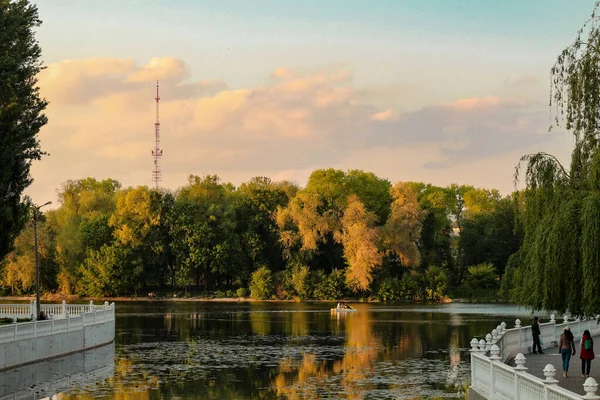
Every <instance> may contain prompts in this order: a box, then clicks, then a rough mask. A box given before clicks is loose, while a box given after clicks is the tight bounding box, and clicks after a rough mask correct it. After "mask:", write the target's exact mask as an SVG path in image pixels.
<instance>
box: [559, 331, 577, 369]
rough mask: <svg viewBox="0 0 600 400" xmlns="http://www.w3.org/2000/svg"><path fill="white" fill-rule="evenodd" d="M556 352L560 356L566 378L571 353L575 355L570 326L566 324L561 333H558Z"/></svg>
mask: <svg viewBox="0 0 600 400" xmlns="http://www.w3.org/2000/svg"><path fill="white" fill-rule="evenodd" d="M558 352H559V353H560V355H561V357H562V363H563V366H562V368H563V376H564V377H565V378H568V374H569V363H570V362H571V355H575V340H574V337H573V334H572V333H571V328H569V327H568V326H567V327H566V328H565V330H564V332H563V333H562V335H560V340H559V341H558Z"/></svg>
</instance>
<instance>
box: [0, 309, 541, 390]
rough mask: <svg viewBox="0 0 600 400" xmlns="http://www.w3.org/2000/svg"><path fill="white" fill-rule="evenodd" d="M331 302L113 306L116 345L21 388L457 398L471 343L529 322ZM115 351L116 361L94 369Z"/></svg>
mask: <svg viewBox="0 0 600 400" xmlns="http://www.w3.org/2000/svg"><path fill="white" fill-rule="evenodd" d="M332 306H334V305H332V304H328V303H217V302H211V303H206V302H180V303H173V302H151V303H148V302H143V303H142V302H139V303H120V304H117V308H116V311H117V321H116V340H115V344H114V347H113V346H109V347H108V348H104V349H99V350H94V351H92V352H88V353H86V354H85V355H84V356H83V358H82V356H79V358H78V359H77V361H67V362H64V361H63V364H65V365H68V366H70V367H69V368H65V369H64V371H63V376H61V375H60V374H61V372H60V371H58V370H60V368H58V367H56V365H57V364H56V362H54V364H53V363H45V364H47V366H48V368H45V370H48V369H52V368H54V369H56V370H57V371H55V372H54V373H53V375H52V373H51V374H50V375H52V376H53V379H47V378H44V379H46V380H47V382H45V383H41V382H40V383H38V384H34V385H33V386H32V385H29V386H28V387H27V388H26V390H25V392H27V393H29V394H34V397H44V396H48V395H51V394H52V393H58V392H63V393H62V395H61V396H60V397H61V398H68V399H79V398H117V397H118V398H135V399H138V398H140V399H141V398H143V399H147V398H148V399H192V398H193V399H278V398H284V399H285V398H289V399H325V398H336V399H337V398H341V399H363V398H364V399H389V398H394V399H396V398H397V399H404V398H423V397H424V398H432V397H438V398H451V397H458V396H462V395H463V392H464V389H465V385H467V384H468V382H469V377H470V369H469V352H468V350H469V342H470V340H471V339H472V338H473V337H474V336H477V337H481V336H484V335H485V334H487V333H489V332H490V331H491V330H492V329H493V328H495V327H496V326H497V325H498V324H499V323H500V322H501V321H505V322H506V323H507V325H508V326H509V327H511V326H513V325H514V320H515V318H521V320H522V321H523V322H524V323H528V322H529V320H530V319H531V314H530V312H529V311H527V310H524V309H520V308H517V307H512V306H503V305H479V304H476V305H474V304H448V305H435V306H390V305H383V304H357V305H355V307H356V308H358V312H356V313H349V314H345V315H335V314H333V315H332V314H331V313H330V310H329V309H330V308H331V307H332ZM113 354H114V366H112V365H109V366H108V367H105V368H103V369H100V370H98V369H94V368H93V367H90V365H92V366H93V365H96V364H98V363H103V362H105V361H102V360H106V359H107V358H108V359H112V358H113ZM78 362H81V367H79V366H78V365H79V364H77V363H78ZM74 368H75V369H79V370H85V371H84V372H83V374H82V373H79V374H75V373H74V372H73V369H74ZM87 371H93V372H87ZM0 375H1V374H0ZM47 375H48V374H47ZM82 375H83V376H82ZM65 376H66V378H65ZM7 379H8V380H10V379H9V378H8V377H7V376H6V377H4V378H2V377H1V376H0V382H2V381H6V380H7ZM53 381H54V382H53ZM65 382H67V383H65ZM5 393H6V392H5ZM22 394H24V392H23V393H22ZM28 398H31V397H28Z"/></svg>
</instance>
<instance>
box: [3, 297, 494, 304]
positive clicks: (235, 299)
mask: <svg viewBox="0 0 600 400" xmlns="http://www.w3.org/2000/svg"><path fill="white" fill-rule="evenodd" d="M4 300H9V301H32V300H35V296H0V301H4ZM63 300H65V301H66V302H67V303H70V302H89V301H90V300H91V301H94V303H96V302H102V303H103V302H105V301H108V302H113V301H114V302H136V301H137V302H153V301H156V302H159V301H161V302H216V303H219V302H220V303H336V302H340V301H342V302H346V303H369V304H372V303H382V304H385V303H384V302H382V301H380V300H361V299H352V298H345V299H333V300H311V299H309V300H300V299H291V300H259V299H252V298H250V297H218V298H216V297H215V298H207V297H188V298H184V297H154V298H150V297H147V296H139V297H132V296H116V297H77V296H56V295H54V296H42V297H41V301H43V302H46V303H60V302H62V301H63ZM449 303H482V302H481V301H479V300H477V299H450V298H445V299H442V300H440V301H437V302H428V301H409V300H405V301H401V302H396V303H395V304H449ZM96 304H99V303H96Z"/></svg>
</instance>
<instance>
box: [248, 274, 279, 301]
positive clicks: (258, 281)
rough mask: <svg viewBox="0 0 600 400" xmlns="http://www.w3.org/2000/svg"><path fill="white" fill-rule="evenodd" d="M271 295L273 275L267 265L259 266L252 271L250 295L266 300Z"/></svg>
mask: <svg viewBox="0 0 600 400" xmlns="http://www.w3.org/2000/svg"><path fill="white" fill-rule="evenodd" d="M272 295H273V275H272V273H271V270H270V269H269V268H267V267H260V268H259V269H257V270H256V271H254V273H252V280H251V281H250V296H251V297H252V298H253V299H260V300H266V299H270V298H271V296H272Z"/></svg>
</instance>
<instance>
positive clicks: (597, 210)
mask: <svg viewBox="0 0 600 400" xmlns="http://www.w3.org/2000/svg"><path fill="white" fill-rule="evenodd" d="M597 8H598V4H597V5H596V7H595V8H594V13H593V14H592V17H591V19H590V20H589V21H587V22H586V23H585V24H584V25H583V27H582V28H581V29H580V30H579V31H578V32H577V35H576V38H575V41H574V42H573V44H572V45H570V46H568V47H567V48H566V49H564V50H563V52H562V53H561V54H560V55H559V56H558V58H557V61H556V64H555V65H554V67H553V68H552V71H551V73H552V85H551V94H550V98H551V105H552V106H554V107H555V108H554V110H555V121H554V122H555V125H557V126H561V125H562V126H564V127H565V128H566V129H568V130H570V131H571V132H572V133H573V136H574V139H575V144H574V148H573V151H572V154H571V165H570V168H569V169H568V170H567V169H566V168H565V167H563V166H562V165H561V164H560V162H559V161H558V160H557V159H556V158H555V157H554V156H552V155H550V154H547V153H537V154H529V155H525V156H523V157H522V158H521V162H522V163H527V168H526V172H525V182H526V184H527V190H526V191H525V207H524V211H523V216H522V218H521V222H522V224H523V235H524V238H523V246H522V247H521V249H520V250H519V255H518V257H517V256H514V257H512V258H511V259H510V261H509V263H510V264H513V263H514V264H515V265H514V267H513V266H511V272H510V273H511V275H512V278H511V280H510V285H509V282H508V281H507V282H506V284H503V287H502V292H503V294H506V293H509V294H510V295H511V297H512V299H513V300H515V301H516V302H518V303H520V304H524V305H527V306H530V307H532V308H534V309H541V308H544V309H549V310H556V311H559V312H566V311H570V312H571V313H572V314H574V315H595V314H597V312H598V307H599V306H600V304H599V302H598V301H597V300H596V298H597V295H596V294H597V291H598V288H600V273H599V272H598V271H600V257H599V255H598V239H599V238H600V235H599V234H598V232H599V231H600V229H599V225H598V220H599V218H600V207H599V206H600V203H599V201H598V197H599V191H600V180H599V178H600V151H599V144H600V142H599V139H600V136H599V135H600V133H599V132H600V131H599V130H598V127H599V125H598V124H599V121H600V119H599V116H600V102H599V101H598V100H599V96H600V90H599V88H600V73H599V72H598V71H599V68H598V67H599V65H600V29H599V26H598V22H599V17H598V16H596V11H597ZM586 29H587V30H586ZM520 169H521V165H520V164H519V165H517V168H516V171H515V178H516V179H518V178H519V176H520V173H521V171H520Z"/></svg>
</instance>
